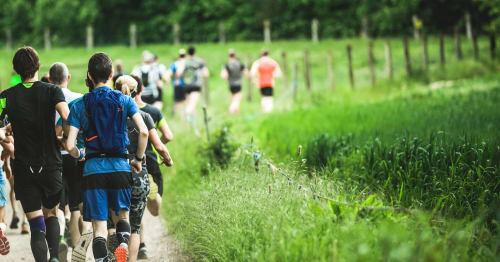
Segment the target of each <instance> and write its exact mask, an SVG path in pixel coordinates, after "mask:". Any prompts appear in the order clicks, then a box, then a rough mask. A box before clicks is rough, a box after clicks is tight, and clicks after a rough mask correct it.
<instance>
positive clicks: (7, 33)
mask: <svg viewBox="0 0 500 262" xmlns="http://www.w3.org/2000/svg"><path fill="white" fill-rule="evenodd" d="M5 40H6V43H5V44H6V48H7V50H10V49H12V30H11V29H10V27H9V28H7V29H5Z"/></svg>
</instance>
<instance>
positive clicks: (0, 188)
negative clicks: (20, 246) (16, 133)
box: [0, 130, 10, 256]
mask: <svg viewBox="0 0 500 262" xmlns="http://www.w3.org/2000/svg"><path fill="white" fill-rule="evenodd" d="M0 139H1V140H3V141H2V142H1V145H2V146H1V147H0V150H2V151H3V149H4V147H6V146H8V145H7V144H8V143H9V141H8V140H5V131H4V130H0ZM6 205H7V191H6V189H5V178H4V177H3V172H2V168H0V255H4V256H5V255H7V254H8V253H9V251H10V244H9V240H8V239H7V237H6V236H5V232H6V230H7V224H6V221H5V215H6V212H7V211H6Z"/></svg>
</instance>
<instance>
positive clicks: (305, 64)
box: [304, 49, 311, 91]
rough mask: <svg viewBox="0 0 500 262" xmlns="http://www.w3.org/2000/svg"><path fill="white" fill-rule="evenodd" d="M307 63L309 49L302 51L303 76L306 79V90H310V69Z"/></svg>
mask: <svg viewBox="0 0 500 262" xmlns="http://www.w3.org/2000/svg"><path fill="white" fill-rule="evenodd" d="M309 67H310V64H309V49H306V51H305V52H304V77H305V80H306V88H307V90H308V91H310V90H311V71H310V68H309Z"/></svg>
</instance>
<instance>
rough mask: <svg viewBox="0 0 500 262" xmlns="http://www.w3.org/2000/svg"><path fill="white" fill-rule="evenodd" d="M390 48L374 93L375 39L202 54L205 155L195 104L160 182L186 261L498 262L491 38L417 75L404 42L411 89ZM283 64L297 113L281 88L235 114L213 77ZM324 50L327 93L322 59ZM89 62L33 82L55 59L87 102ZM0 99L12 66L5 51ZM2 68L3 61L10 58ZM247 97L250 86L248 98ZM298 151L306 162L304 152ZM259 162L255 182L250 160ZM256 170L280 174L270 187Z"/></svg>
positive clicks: (131, 57) (175, 121)
mask: <svg viewBox="0 0 500 262" xmlns="http://www.w3.org/2000/svg"><path fill="white" fill-rule="evenodd" d="M384 41H385V40H376V41H375V49H374V50H375V58H376V72H377V85H376V86H374V87H371V86H370V73H369V67H368V49H367V48H368V41H366V40H360V39H346V40H327V41H322V42H321V43H319V44H312V43H310V42H305V41H303V42H301V41H295V42H275V43H272V44H270V45H268V46H265V45H264V44H262V43H232V44H225V45H219V44H203V45H199V46H197V47H198V50H199V56H201V57H203V58H205V60H206V62H207V65H208V67H209V69H210V72H211V77H210V79H209V86H210V104H209V105H208V114H209V118H210V121H209V129H210V131H211V141H210V143H208V142H207V141H206V140H207V139H206V136H205V135H206V134H205V131H204V124H203V121H202V114H201V106H200V107H199V108H198V110H199V111H198V112H199V117H197V119H196V127H197V128H198V129H199V130H200V131H201V136H199V137H198V136H196V135H195V134H194V132H193V131H192V127H191V126H190V125H188V124H187V123H186V122H184V121H182V120H181V119H179V118H171V117H170V114H169V112H170V106H171V102H170V101H171V95H172V94H171V91H170V87H167V88H169V89H168V90H167V96H166V97H165V102H166V108H165V110H164V111H165V114H166V116H167V121H168V122H169V125H170V126H171V127H172V129H173V131H174V135H175V138H174V141H173V142H171V143H169V144H168V147H169V150H170V151H171V153H172V155H173V157H174V162H175V166H174V167H173V168H169V169H167V168H164V170H165V171H166V180H165V187H166V188H165V196H164V198H165V201H164V209H163V215H164V217H165V219H166V220H167V225H168V226H169V232H170V233H172V234H173V236H174V237H175V238H176V239H177V240H178V241H179V242H180V243H181V246H182V248H183V252H185V254H186V255H187V256H189V257H191V258H192V259H193V260H194V261H495V260H496V259H497V258H498V257H500V235H499V230H500V227H499V222H498V221H499V220H500V172H499V168H500V136H499V135H498V134H499V133H498V130H499V128H500V110H498V104H499V102H500V78H499V75H500V61H498V60H496V61H491V60H490V59H489V53H488V42H487V39H482V38H481V39H480V42H479V46H480V57H481V58H480V60H479V61H475V60H474V59H473V58H472V45H471V43H469V42H467V41H465V39H464V42H463V43H462V46H463V50H464V59H463V60H461V61H458V60H457V59H456V57H455V51H454V44H453V41H452V39H451V38H447V39H446V42H447V44H446V60H447V64H446V66H445V67H444V68H441V66H440V65H439V60H438V45H437V39H436V38H430V39H429V54H430V67H429V70H427V71H425V70H423V69H422V55H421V45H420V42H416V41H411V42H410V46H411V55H412V63H413V68H414V73H413V74H412V75H411V76H409V77H408V76H406V73H405V67H404V58H403V50H402V41H401V40H400V39H390V41H391V45H392V61H393V66H394V80H389V79H388V78H387V76H386V72H385V65H384ZM347 44H351V45H352V46H353V61H354V70H355V76H356V86H357V88H356V89H355V90H351V88H350V86H349V79H348V72H347V59H346V45H347ZM263 47H267V48H269V49H270V52H271V56H273V57H275V58H276V60H277V61H278V62H280V63H281V53H282V52H286V54H287V58H288V72H289V76H290V83H291V77H292V72H293V70H292V68H293V64H295V63H297V64H298V67H299V74H298V83H299V85H298V95H297V101H296V102H294V101H293V99H292V97H293V96H292V92H291V89H288V87H284V86H283V81H282V80H278V82H277V88H276V93H277V94H276V96H275V97H276V110H275V112H274V113H273V114H270V115H263V114H261V113H259V107H260V105H259V98H260V94H258V90H257V89H255V88H254V89H253V90H252V94H253V100H252V101H251V102H248V101H246V100H244V101H243V103H242V114H241V116H239V117H234V116H229V115H228V114H227V113H226V111H227V107H228V105H229V103H230V95H229V91H228V88H227V84H226V83H224V81H223V80H221V79H220V77H219V72H220V69H221V67H222V65H223V64H224V62H225V59H226V54H227V49H228V48H235V49H236V50H237V51H238V52H239V54H240V57H241V58H242V59H243V60H245V59H246V58H247V57H251V58H252V59H255V58H256V57H257V55H258V53H259V51H260V49H261V48H263ZM178 48H179V47H175V46H169V45H152V46H144V47H140V48H139V49H137V50H129V49H128V48H126V47H117V46H113V47H102V48H98V49H96V51H104V52H107V53H109V54H110V55H111V56H112V58H113V59H122V60H123V61H124V64H125V69H126V70H127V71H131V69H132V67H133V66H134V65H135V64H139V63H140V59H141V56H140V54H141V52H142V50H144V49H148V50H150V51H152V52H154V53H157V54H158V55H159V57H160V62H162V63H164V64H167V65H168V64H169V63H170V62H171V61H172V59H173V58H174V57H175V54H176V50H177V49H178ZM305 49H309V50H310V52H311V79H312V88H311V91H307V90H305V86H304V73H303V66H304V64H303V63H304V62H303V61H304V57H303V53H304V50H305ZM328 50H332V52H333V61H334V71H335V90H334V91H333V90H330V88H329V86H328V77H327V64H326V61H327V59H326V54H327V51H328ZM93 52H94V51H92V52H91V51H87V50H85V49H82V48H57V49H54V50H52V51H50V52H45V51H40V56H41V62H42V68H41V72H42V73H45V72H46V71H48V67H49V66H50V64H51V63H53V62H56V61H62V62H65V63H67V64H68V65H69V70H70V73H71V74H72V83H71V84H70V87H71V88H74V89H75V90H79V91H81V92H84V90H85V86H84V82H83V79H84V77H85V72H86V62H87V61H88V58H89V57H90V56H91V54H92V53H93ZM0 55H1V57H2V60H1V61H0V67H1V68H2V69H3V70H0V79H1V82H2V87H3V88H5V83H6V82H7V81H8V77H9V74H10V72H11V65H10V58H11V57H12V52H7V51H1V52H0ZM4 58H9V59H4ZM244 92H245V94H246V92H248V86H244ZM299 145H302V147H303V153H302V155H301V156H297V148H298V146H299ZM256 150H258V151H259V152H260V154H262V159H261V160H260V165H259V171H258V172H256V170H255V168H254V165H255V163H254V162H255V161H254V157H253V156H252V155H253V154H254V152H255V151H256ZM265 160H268V161H270V162H271V163H272V164H273V165H274V166H276V167H278V168H280V171H278V172H276V174H273V171H272V169H271V168H269V167H268V166H267V165H266V162H265Z"/></svg>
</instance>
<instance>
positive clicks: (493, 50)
mask: <svg viewBox="0 0 500 262" xmlns="http://www.w3.org/2000/svg"><path fill="white" fill-rule="evenodd" d="M496 49H497V43H496V39H495V33H493V32H491V33H490V57H491V59H495V56H496V54H495V53H496Z"/></svg>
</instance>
